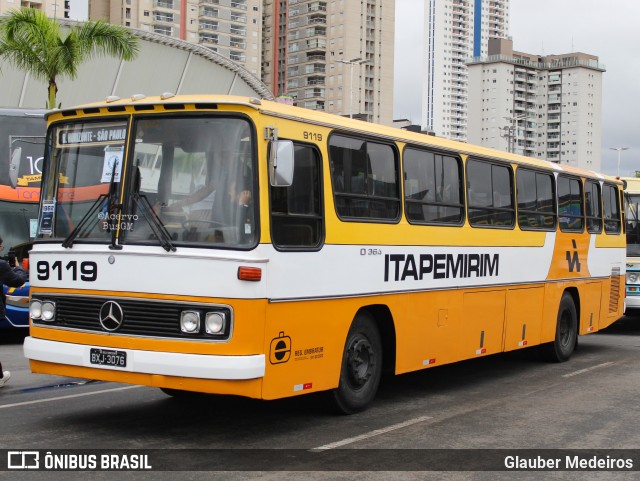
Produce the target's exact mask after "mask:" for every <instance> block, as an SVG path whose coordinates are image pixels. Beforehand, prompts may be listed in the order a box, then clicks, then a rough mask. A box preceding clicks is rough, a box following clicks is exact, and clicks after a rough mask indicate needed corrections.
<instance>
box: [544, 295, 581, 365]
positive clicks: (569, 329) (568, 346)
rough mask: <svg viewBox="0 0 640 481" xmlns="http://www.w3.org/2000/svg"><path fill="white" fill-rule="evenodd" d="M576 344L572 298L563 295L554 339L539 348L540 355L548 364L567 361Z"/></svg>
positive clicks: (575, 315)
mask: <svg viewBox="0 0 640 481" xmlns="http://www.w3.org/2000/svg"><path fill="white" fill-rule="evenodd" d="M577 344H578V314H577V311H576V306H575V304H574V302H573V297H571V295H570V294H569V293H566V292H565V293H564V294H563V296H562V299H561V300H560V307H559V308H558V320H557V322H556V338H555V339H554V341H553V342H550V343H548V344H544V345H542V346H541V348H542V355H543V357H544V359H545V360H547V361H549V362H565V361H568V360H569V358H570V357H571V354H573V351H574V350H575V348H576V345H577Z"/></svg>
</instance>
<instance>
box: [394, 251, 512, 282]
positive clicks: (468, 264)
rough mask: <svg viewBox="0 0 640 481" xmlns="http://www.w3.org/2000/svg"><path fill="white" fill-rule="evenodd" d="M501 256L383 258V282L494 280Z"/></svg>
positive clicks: (411, 255) (395, 255) (409, 255)
mask: <svg viewBox="0 0 640 481" xmlns="http://www.w3.org/2000/svg"><path fill="white" fill-rule="evenodd" d="M499 265H500V254H420V255H417V256H416V255H413V254H385V256H384V281H385V282H389V281H390V280H391V281H406V280H414V281H421V280H423V279H425V278H431V279H450V278H468V277H493V276H495V277H497V276H498V269H499Z"/></svg>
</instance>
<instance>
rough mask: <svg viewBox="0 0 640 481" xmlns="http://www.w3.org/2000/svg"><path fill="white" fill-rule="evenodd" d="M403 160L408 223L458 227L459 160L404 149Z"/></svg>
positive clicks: (460, 208) (461, 201)
mask: <svg viewBox="0 0 640 481" xmlns="http://www.w3.org/2000/svg"><path fill="white" fill-rule="evenodd" d="M403 159H404V162H403V165H404V179H405V184H404V201H405V211H406V215H407V219H408V220H409V222H410V223H412V224H448V225H460V224H461V223H462V220H463V212H464V209H463V207H464V199H463V198H462V188H461V185H462V164H461V162H460V159H458V158H457V157H451V156H447V155H441V154H435V153H433V152H429V151H424V150H418V149H415V148H407V149H405V151H404V156H403Z"/></svg>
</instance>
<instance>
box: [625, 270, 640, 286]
mask: <svg viewBox="0 0 640 481" xmlns="http://www.w3.org/2000/svg"><path fill="white" fill-rule="evenodd" d="M639 278H640V273H638V272H627V284H638V279H639Z"/></svg>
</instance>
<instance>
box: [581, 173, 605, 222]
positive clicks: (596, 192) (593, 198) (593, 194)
mask: <svg viewBox="0 0 640 481" xmlns="http://www.w3.org/2000/svg"><path fill="white" fill-rule="evenodd" d="M601 201H602V199H601V196H600V183H598V182H594V181H592V180H588V181H587V185H586V192H585V205H586V210H587V232H589V233H590V234H599V233H600V232H602V208H601V207H600V206H601V205H602V202H601Z"/></svg>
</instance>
